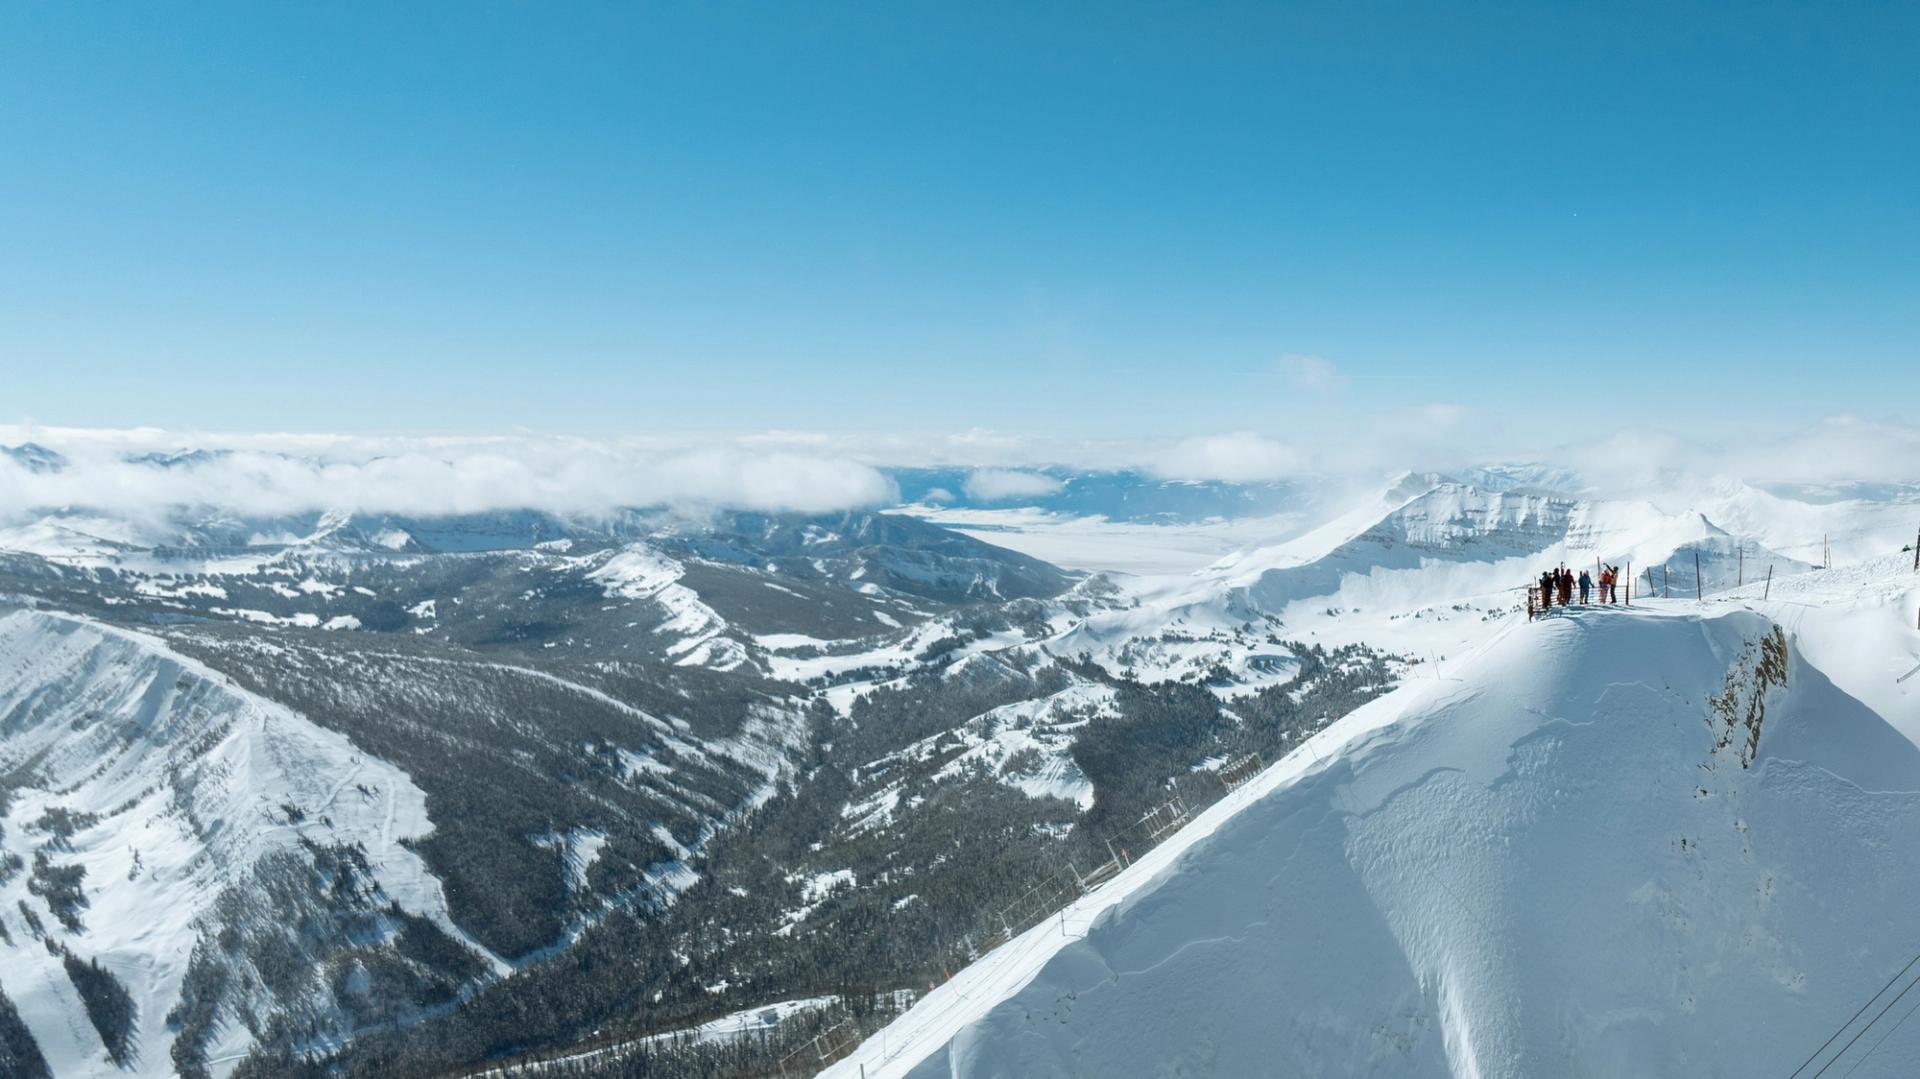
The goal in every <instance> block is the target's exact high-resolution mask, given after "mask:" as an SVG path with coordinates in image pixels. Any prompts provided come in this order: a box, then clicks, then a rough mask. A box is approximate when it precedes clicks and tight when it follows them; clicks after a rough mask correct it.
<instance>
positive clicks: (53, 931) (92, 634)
mask: <svg viewBox="0 0 1920 1079" xmlns="http://www.w3.org/2000/svg"><path fill="white" fill-rule="evenodd" d="M0 716H4V717H5V722H4V725H0V733H3V734H4V742H0V763H4V765H5V767H6V775H7V779H6V784H5V787H4V788H0V808H3V811H4V828H0V843H3V844H4V846H5V853H3V854H0V907H3V908H4V909H5V910H6V911H7V915H6V917H5V919H4V922H3V923H0V935H4V936H5V937H6V940H5V942H4V945H5V948H6V954H7V961H6V964H5V967H6V974H5V977H4V978H3V979H0V983H3V984H4V989H5V991H6V994H7V996H8V997H9V998H10V999H11V1000H12V1005H13V1009H14V1011H15V1013H16V1014H17V1016H18V1018H19V1021H20V1022H21V1023H23V1024H24V1025H25V1028H26V1029H27V1031H29V1032H30V1034H31V1035H32V1038H33V1040H34V1042H35V1043H37V1045H38V1047H39V1052H40V1053H41V1054H42V1055H43V1056H44V1058H45V1061H46V1063H47V1065H48V1066H49V1067H50V1068H51V1071H52V1074H54V1075H62V1076H65V1075H88V1074H107V1073H111V1072H113V1071H115V1070H116V1067H117V1068H119V1069H127V1070H131V1071H133V1072H136V1073H140V1074H163V1073H166V1072H170V1071H171V1070H172V1069H173V1068H174V1067H179V1068H181V1069H183V1070H191V1069H193V1068H196V1067H202V1066H204V1065H205V1064H206V1062H208V1061H210V1060H214V1059H228V1060H231V1059H233V1058H234V1057H236V1056H238V1055H240V1054H243V1053H244V1052H245V1051H246V1049H247V1048H248V1046H249V1045H250V1044H251V1043H252V1042H253V1041H254V1040H255V1039H256V1037H259V1036H261V1035H263V1034H267V1033H268V1028H277V1029H292V1030H296V1031H298V1032H299V1037H301V1038H312V1037H316V1036H319V1037H340V1036H343V1035H346V1034H349V1033H351V1032H352V1030H353V1029H355V1027H356V1026H358V1025H362V1024H365V1023H368V1022H374V1021H377V1020H379V1019H382V1018H386V1017H387V1015H386V1012H387V1010H388V1009H389V1008H390V1007H391V1002H390V1001H387V1000H382V999H379V998H380V994H377V993H370V992H368V991H367V989H366V988H365V987H366V986H367V984H368V983H369V982H374V981H384V982H390V983H393V984H396V985H405V986H407V987H408V989H409V991H410V992H412V993H415V994H421V995H425V996H432V995H433V994H435V993H439V994H441V995H443V996H445V995H448V994H450V993H451V992H452V991H453V990H454V989H455V988H456V987H457V984H458V981H459V980H460V978H459V976H458V973H459V972H458V971H457V970H456V972H455V973H454V977H453V980H451V981H450V980H449V971H448V969H446V968H447V966H448V964H445V963H441V964H427V963H422V962H419V961H418V960H417V959H416V958H413V957H412V955H411V954H410V953H420V952H428V951H439V952H442V953H444V954H450V955H454V956H460V957H462V958H461V962H462V963H463V964H464V965H465V966H467V967H468V968H469V969H468V971H467V972H466V975H467V976H468V977H471V976H473V975H474V974H477V973H479V972H481V971H485V970H489V969H496V968H497V969H502V970H503V969H505V967H504V964H503V963H502V962H501V960H500V959H499V958H498V957H497V956H495V955H493V954H492V953H491V952H489V951H488V950H487V949H486V948H485V947H484V946H482V945H480V944H479V943H478V942H476V941H474V940H473V939H472V938H471V937H470V936H469V935H468V934H467V933H466V932H465V931H464V930H462V929H460V928H459V927H458V926H457V925H455V924H454V922H453V921H452V919H451V918H450V917H449V916H448V912H447V903H446V897H445V894H444V892H443V889H442V885H441V882H440V880H439V879H438V878H437V877H435V876H434V874H433V873H432V872H431V871H430V870H429V869H428V868H427V866H426V864H425V863H424V862H423V861H422V859H421V858H420V856H419V855H418V854H417V853H415V852H414V850H413V849H412V847H411V846H410V843H411V842H413V841H416V840H419V839H421V838H423V837H425V836H426V835H427V834H429V833H430V832H431V831H432V830H433V823H432V821H431V820H430V819H429V817H428V814H427V810H426V797H425V795H424V793H423V792H422V791H421V790H420V788H419V787H417V786H416V785H415V784H414V783H413V782H412V780H411V779H410V778H409V777H408V776H407V775H406V773H405V772H403V771H401V770H400V769H398V768H396V767H394V766H393V765H392V764H390V763H388V762H386V761H383V760H381V759H379V758H377V757H373V756H370V755H368V754H367V753H365V752H364V751H363V750H362V749H360V748H359V747H356V746H354V745H353V744H352V743H351V742H350V741H348V740H347V739H346V738H344V737H342V736H341V735H340V734H338V733H336V732H333V731H329V730H325V729H323V728H321V727H319V726H316V725H315V724H314V723H312V722H311V721H309V720H308V719H306V718H305V717H303V716H301V715H299V714H296V713H294V712H292V711H291V710H289V709H287V708H285V707H282V706H280V705H277V704H275V703H273V702H270V701H267V700H263V699H261V698H260V697H258V696H256V695H254V694H251V693H248V692H246V691H245V690H243V689H241V688H239V687H238V686H236V685H235V684H234V683H233V682H232V681H231V680H230V679H228V678H227V677H225V676H223V675H220V674H218V673H215V672H214V671H212V670H210V669H209V668H207V667H206V666H205V665H204V664H201V663H198V662H196V661H194V660H191V659H188V658H186V657H184V656H182V655H180V654H178V653H176V652H174V651H172V650H171V649H169V648H168V647H167V646H166V645H165V643H164V642H162V641H160V640H158V639H156V638H153V637H150V636H146V635H144V634H139V633H133V632H129V631H127V630H124V629H118V628H111V627H107V626H104V625H101V624H99V623H96V622H91V621H85V620H81V619H76V618H71V617H67V616H62V615H55V614H48V613H42V612H38V611H17V612H15V613H12V614H8V615H5V616H4V617H0ZM42 945H44V947H42ZM96 964H97V965H98V966H99V967H101V968H104V969H105V970H106V971H107V972H108V973H110V974H111V975H112V981H110V982H109V981H105V980H102V979H94V980H93V981H89V980H87V979H85V978H80V977H74V978H70V977H69V972H70V970H71V969H73V968H74V967H76V966H78V967H82V968H83V969H85V968H91V967H93V966H94V965H96ZM455 966H456V967H457V964H456V965H455ZM96 985H110V986H113V988H112V989H111V990H102V994H103V995H102V996H101V997H100V998H98V999H94V998H89V997H87V996H86V993H87V990H88V989H89V987H91V986H96ZM80 1019H85V1020H88V1021H86V1022H77V1021H76V1020H80ZM19 1074H22V1075H25V1074H30V1071H29V1070H26V1069H24V1068H23V1070H22V1071H21V1072H20V1073H19Z"/></svg>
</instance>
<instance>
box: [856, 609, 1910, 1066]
mask: <svg viewBox="0 0 1920 1079" xmlns="http://www.w3.org/2000/svg"><path fill="white" fill-rule="evenodd" d="M1448 674H1449V675H1450V677H1448V678H1445V679H1441V680H1436V681H1432V682H1418V683H1413V684H1410V685H1409V686H1407V687H1406V688H1404V689H1402V690H1401V691H1399V692H1396V693H1394V694H1392V695H1389V696H1388V697H1385V698H1382V699H1381V700H1379V701H1376V702H1374V703H1373V704H1371V705H1369V706H1367V707H1365V708H1363V709H1361V710H1359V711H1357V712H1355V713H1353V714H1352V715H1350V716H1348V717H1347V718H1346V719H1344V720H1342V721H1341V722H1340V723H1338V724H1336V725H1335V726H1334V727H1332V728H1329V729H1328V730H1327V731H1325V732H1323V733H1322V735H1320V736H1319V737H1318V738H1316V739H1315V743H1316V744H1317V746H1318V747H1319V748H1317V749H1306V750H1304V751H1301V752H1296V753H1294V754H1293V755H1291V756H1290V757H1289V758H1288V759H1287V760H1285V761H1283V762H1281V763H1280V764H1279V765H1276V766H1275V767H1273V768H1271V769H1269V771H1268V772H1267V773H1266V774H1265V775H1264V776H1262V777H1261V778H1260V779H1259V780H1257V781H1256V783H1255V784H1254V785H1253V786H1252V787H1250V788H1249V789H1248V790H1247V791H1243V792H1241V793H1240V794H1238V795H1236V796H1233V797H1230V798H1229V799H1228V801H1226V802H1223V803H1221V804H1219V805H1217V806H1215V807H1213V809H1211V810H1209V811H1208V812H1207V813H1205V814H1203V815H1202V816H1201V818H1200V819H1199V820H1198V821H1196V823H1195V824H1194V825H1192V826H1190V827H1189V828H1188V829H1186V830H1185V831H1184V832H1183V833H1182V834H1181V835H1180V836H1178V837H1176V839H1175V840H1174V841H1172V842H1170V843H1169V844H1168V845H1167V846H1166V847H1163V848H1161V850H1159V851H1155V852H1154V854H1153V855H1151V856H1149V858H1148V859H1143V861H1142V862H1141V864H1140V865H1138V866H1136V867H1135V869H1134V870H1133V871H1130V872H1129V874H1127V875H1126V876H1123V877H1122V878H1121V879H1120V880H1119V881H1116V882H1115V884H1114V885H1112V886H1110V887H1109V889H1104V890H1103V892H1109V893H1112V894H1107V895H1104V896H1103V895H1102V893H1100V892H1096V893H1094V895H1093V896H1090V897H1088V899H1087V900H1083V901H1082V905H1083V907H1084V906H1085V905H1086V904H1088V903H1089V902H1090V901H1094V902H1097V903H1098V904H1100V905H1103V906H1105V907H1106V908H1107V909H1106V910H1105V912H1104V913H1102V914H1100V915H1099V916H1098V917H1097V918H1095V919H1094V920H1093V921H1092V922H1091V924H1090V925H1089V926H1088V927H1087V929H1086V930H1085V932H1084V934H1081V935H1078V937H1077V939H1071V938H1073V937H1075V934H1073V933H1072V932H1071V931H1068V932H1064V933H1063V929H1067V928H1069V927H1070V926H1071V925H1072V924H1073V918H1074V916H1075V914H1076V913H1079V912H1076V911H1073V910H1070V911H1069V912H1067V917H1066V918H1065V919H1063V920H1061V923H1060V924H1059V925H1055V924H1054V923H1053V922H1048V923H1046V924H1044V925H1042V926H1041V927H1039V928H1038V929H1035V930H1032V931H1030V932H1029V933H1028V934H1026V935H1024V936H1023V937H1022V938H1020V939H1017V940H1015V941H1014V942H1012V943H1011V944H1009V945H1007V946H1006V947H1005V948H1004V949H1003V951H1005V952H1007V953H1009V955H1011V956H1014V957H1016V959H1017V957H1019V956H1022V955H1025V956H1029V957H1031V961H1028V962H1024V963H1023V962H1019V961H1009V962H996V958H995V957H989V958H988V959H986V960H983V961H982V962H980V963H978V964H975V965H974V966H973V967H970V968H968V969H967V970H965V971H963V972H961V973H960V974H959V975H958V976H957V977H956V978H955V979H954V981H953V982H951V983H949V984H948V985H947V986H943V987H942V989H941V991H940V992H937V993H934V994H930V995H929V997H928V998H927V999H926V1000H924V1001H922V1003H921V1004H920V1005H919V1006H918V1007H916V1008H915V1009H914V1010H912V1011H910V1012H909V1013H908V1014H907V1015H906V1016H903V1017H902V1018H901V1019H900V1020H899V1021H897V1022H896V1023H895V1024H894V1026H893V1027H892V1028H890V1029H889V1031H888V1032H887V1034H886V1036H885V1039H884V1040H883V1039H874V1040H873V1041H871V1042H869V1043H868V1044H867V1045H866V1046H863V1047H862V1049H861V1051H860V1052H858V1053H856V1054H855V1055H854V1056H853V1057H852V1058H850V1059H849V1060H847V1061H845V1062H843V1063H842V1064H840V1065H838V1066H837V1067H836V1068H835V1069H832V1070H830V1072H829V1073H828V1074H833V1075H842V1074H844V1075H849V1076H850V1075H855V1074H859V1072H858V1070H857V1069H860V1068H863V1067H864V1071H865V1074H866V1075H867V1076H869V1077H878V1076H880V1075H901V1074H909V1073H910V1074H912V1075H915V1076H934V1075H954V1076H1043V1075H1076V1076H1095V1075H1217V1076H1247V1075H1355V1076H1456V1077H1468V1076H1472V1077H1520V1076H1536V1075H1571V1076H1601V1075H1607V1076H1612V1075H1635V1074H1640V1075H1650V1074H1659V1075H1702V1076H1729V1077H1732V1076H1751V1075H1759V1074H1775V1073H1778V1074H1782V1075H1784V1074H1786V1073H1787V1072H1788V1071H1790V1070H1791V1069H1792V1068H1793V1067H1794V1065H1796V1064H1798V1063H1799V1062H1800V1061H1801V1060H1803V1059H1805V1058H1806V1056H1807V1054H1809V1053H1811V1052H1813V1051H1814V1049H1815V1047H1817V1046H1819V1045H1820V1044H1821V1042H1822V1041H1823V1040H1825V1039H1826V1038H1827V1036H1828V1035H1829V1034H1830V1033H1832V1032H1833V1031H1834V1030H1835V1029H1836V1028H1838V1027H1839V1026H1840V1025H1841V1024H1842V1023H1843V1021H1845V1020H1846V1018H1847V1016H1848V1015H1850V1014H1852V1013H1853V1012H1854V1010H1855V1009H1856V1008H1857V1007H1859V1006H1860V1004H1862V1003H1863V1002H1864V1001H1866V1000H1867V999H1868V997H1869V996H1870V995H1871V994H1872V993H1873V992H1874V991H1875V990H1876V989H1878V988H1879V987H1880V986H1881V985H1883V984H1884V983H1885V982H1886V981H1887V979H1888V978H1889V977H1890V976H1891V975H1892V974H1893V973H1894V972H1895V971H1897V970H1899V969H1900V967H1901V966H1902V965H1903V964H1904V963H1905V962H1906V961H1907V959H1908V958H1909V957H1911V956H1913V954H1914V953H1915V951H1916V950H1920V921H1916V919H1914V918H1913V917H1912V913H1911V912H1912V909H1913V897H1914V896H1915V895H1916V894H1920V859H1915V858H1913V857H1912V856H1911V840H1912V837H1913V836H1914V835H1915V834H1920V750H1917V749H1916V748H1915V746H1914V745H1913V744H1912V743H1910V742H1909V741H1907V740H1906V739H1905V738H1903V737H1902V736H1901V735H1900V734H1899V733H1897V732H1896V731H1895V730H1894V729H1893V728H1892V727H1891V726H1890V725H1889V724H1888V723H1887V722H1886V721H1885V720H1884V719H1883V718H1882V717H1880V716H1879V715H1877V714H1875V713H1874V712H1872V711H1871V710H1869V709H1868V708H1867V707H1866V706H1864V705H1862V704H1861V703H1859V702H1858V701H1856V700H1855V699H1853V698H1851V697H1849V696H1847V695H1845V694H1843V693H1842V692H1840V691H1839V690H1838V689H1836V688H1835V687H1834V686H1833V684H1832V683H1831V682H1830V681H1829V680H1828V679H1827V678H1826V677H1825V676H1824V675H1823V674H1822V673H1821V672H1820V671H1819V670H1817V669H1816V668H1814V667H1813V666H1812V665H1811V664H1810V663H1808V662H1807V661H1806V660H1805V659H1804V658H1803V657H1802V656H1801V655H1800V654H1799V653H1798V651H1797V650H1796V649H1795V648H1794V647H1793V646H1792V644H1791V643H1790V642H1789V640H1788V638H1787V637H1786V635H1785V633H1784V632H1783V631H1782V630H1781V629H1780V628H1779V627H1778V626H1777V625H1775V624H1774V623H1773V622H1772V621H1770V620H1768V619H1767V618H1765V617H1763V616H1761V615H1759V614H1756V613H1753V612H1748V611H1736V612H1732V613H1728V614H1724V615H1721V616H1718V617H1711V618H1701V617H1697V616H1693V615H1689V614H1677V613H1662V612H1657V611H1646V610H1640V609H1636V610H1633V611H1625V610H1618V609H1592V610H1585V611H1581V612H1578V613H1576V614H1573V615H1570V616H1569V617H1565V618H1560V619H1555V620H1553V621H1551V622H1548V623H1544V624H1538V625H1525V624H1519V625H1513V626H1511V627H1510V628H1509V629H1508V630H1507V631H1505V632H1503V633H1501V634H1500V635H1499V636H1497V637H1496V638H1494V639H1493V640H1492V641H1491V642H1490V643H1489V644H1488V645H1487V646H1486V647H1485V648H1484V649H1483V650H1482V651H1481V652H1480V653H1479V654H1478V655H1476V656H1474V657H1471V658H1469V659H1468V660H1465V661H1463V662H1460V663H1457V664H1455V665H1453V666H1452V668H1451V669H1450V670H1449V672H1448ZM1156 867H1157V869H1156ZM1893 1018H1897V1013H1896V1015H1895V1016H1893V1017H1890V1018H1889V1020H1888V1025H1889V1026H1890V1025H1891V1021H1892V1019H1893ZM1880 1033H1881V1031H1880V1030H1878V1029H1876V1031H1875V1032H1874V1037H1872V1038H1868V1039H1864V1040H1863V1041H1862V1042H1861V1043H1859V1044H1857V1045H1856V1046H1855V1047H1854V1049H1853V1054H1854V1056H1853V1057H1850V1058H1849V1059H1848V1061H1847V1062H1846V1065H1847V1066H1848V1067H1851V1066H1853V1064H1854V1063H1855V1062H1856V1059H1857V1058H1858V1057H1859V1056H1860V1055H1861V1054H1864V1053H1865V1052H1866V1050H1867V1049H1868V1046H1869V1044H1871V1043H1872V1042H1873V1041H1874V1040H1875V1039H1876V1038H1878V1036H1879V1034H1880ZM1842 1040H1843V1041H1844V1039H1842ZM1916 1053H1920V1024H1913V1025H1910V1026H1909V1027H1906V1028H1903V1029H1900V1030H1899V1031H1897V1032H1896V1033H1895V1034H1894V1036H1893V1037H1892V1038H1891V1039H1890V1040H1889V1041H1888V1042H1887V1043H1886V1044H1884V1045H1883V1046H1881V1048H1880V1049H1879V1050H1878V1051H1877V1053H1876V1054H1875V1055H1874V1056H1873V1057H1872V1058H1870V1059H1869V1060H1868V1061H1867V1064H1866V1066H1865V1067H1864V1068H1862V1070H1861V1072H1860V1073H1859V1074H1866V1075H1891V1074H1904V1073H1906V1071H1907V1068H1908V1065H1909V1064H1910V1062H1911V1061H1912V1060H1913V1059H1914V1058H1915V1056H1914V1055H1915V1054H1916ZM1876 1069H1880V1070H1876ZM1888 1069H1891V1070H1888Z"/></svg>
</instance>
